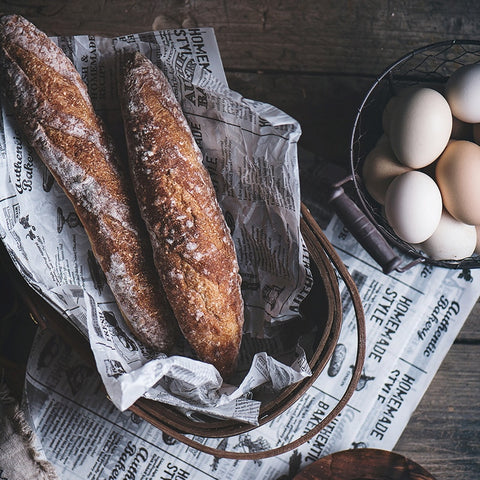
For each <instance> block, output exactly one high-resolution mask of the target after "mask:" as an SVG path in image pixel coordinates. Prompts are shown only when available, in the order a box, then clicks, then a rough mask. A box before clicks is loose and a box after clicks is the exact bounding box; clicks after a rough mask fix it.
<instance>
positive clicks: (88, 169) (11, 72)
mask: <svg viewBox="0 0 480 480" xmlns="http://www.w3.org/2000/svg"><path fill="white" fill-rule="evenodd" d="M0 70H1V72H0V76H1V81H2V85H3V87H2V88H3V90H4V93H5V96H6V98H7V99H10V100H11V101H12V105H13V109H14V113H15V116H16V118H17V121H18V123H19V125H20V127H21V128H22V129H23V132H24V134H25V137H26V139H27V141H28V142H29V143H30V144H31V145H32V146H33V147H34V148H35V150H36V152H37V153H38V155H39V157H40V158H41V160H42V161H43V162H44V163H45V165H46V166H47V167H48V168H49V170H50V171H51V173H52V175H53V176H54V178H55V179H56V181H57V182H58V183H59V185H60V186H61V187H62V189H63V190H64V192H65V193H66V195H67V196H68V198H69V199H70V200H71V202H72V204H73V206H74V208H75V211H76V213H77V215H78V217H79V219H80V221H81V223H82V224H83V226H84V227H85V230H86V232H87V235H88V237H89V240H90V243H91V246H92V250H93V252H94V255H95V257H96V258H97V260H98V263H99V264H100V267H101V268H102V270H103V272H104V273H105V276H106V279H107V283H108V284H109V286H110V288H111V290H112V292H113V294H114V296H115V298H116V300H117V303H118V306H119V308H120V310H121V311H122V314H123V316H124V318H125V321H126V323H127V325H128V326H129V327H130V329H131V331H132V332H133V333H134V335H135V336H136V337H137V338H139V339H140V340H141V341H142V342H143V343H145V344H146V345H147V346H149V347H151V348H153V349H155V350H157V351H162V352H168V351H170V349H171V347H172V346H173V344H174V341H175V332H176V330H177V328H178V327H176V322H175V319H174V317H173V313H172V311H171V308H170V306H169V304H168V301H167V300H166V297H165V293H164V292H163V289H162V287H161V284H160V280H159V278H158V274H157V272H156V271H155V269H154V268H153V260H152V252H151V247H150V244H149V241H148V234H147V232H146V230H145V226H144V225H143V222H142V221H141V218H140V215H139V213H138V209H137V206H136V200H135V198H134V192H133V189H132V188H131V185H130V183H129V179H128V176H127V175H126V174H125V172H124V171H122V168H121V166H120V163H119V160H118V157H117V154H116V152H115V149H114V147H113V144H112V142H111V140H110V138H109V136H108V134H107V132H106V130H105V128H104V125H103V123H102V121H101V120H100V119H99V118H98V117H97V115H96V114H95V112H94V109H93V106H92V104H91V101H90V98H89V96H88V92H87V88H86V86H85V84H84V83H83V81H82V80H81V78H80V75H79V74H78V72H77V71H76V69H75V67H74V66H73V64H72V63H71V61H70V60H69V59H68V58H67V57H66V56H65V54H64V53H63V51H62V50H61V49H60V48H58V47H57V46H56V45H55V44H54V43H53V42H52V41H51V40H50V39H49V38H48V37H47V36H46V35H45V34H44V33H43V32H41V31H40V30H38V29H37V28H36V27H35V26H34V25H33V24H31V23H30V22H28V21H27V20H26V19H24V18H23V17H21V16H18V15H6V16H3V17H1V18H0Z"/></svg>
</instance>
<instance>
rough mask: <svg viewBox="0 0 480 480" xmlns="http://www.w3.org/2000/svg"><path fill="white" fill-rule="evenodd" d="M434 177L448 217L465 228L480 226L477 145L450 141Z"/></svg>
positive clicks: (479, 157)
mask: <svg viewBox="0 0 480 480" xmlns="http://www.w3.org/2000/svg"><path fill="white" fill-rule="evenodd" d="M435 176H436V181H437V184H438V187H439V188H440V192H441V194H442V200H443V205H444V206H445V208H446V209H447V210H448V212H449V213H450V215H452V216H453V217H455V218H456V219H457V220H459V221H461V222H463V223H466V224H468V225H478V224H480V187H479V186H480V146H479V145H477V144H475V143H473V142H469V141H467V140H451V141H450V143H449V144H448V145H447V148H446V149H445V151H444V152H443V153H442V155H441V156H440V158H439V159H438V162H437V167H436V169H435Z"/></svg>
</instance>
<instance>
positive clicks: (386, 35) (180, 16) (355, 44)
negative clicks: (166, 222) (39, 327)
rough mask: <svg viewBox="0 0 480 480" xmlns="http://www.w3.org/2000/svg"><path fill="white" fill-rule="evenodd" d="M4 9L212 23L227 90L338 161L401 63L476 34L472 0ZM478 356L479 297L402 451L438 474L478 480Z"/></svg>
mask: <svg viewBox="0 0 480 480" xmlns="http://www.w3.org/2000/svg"><path fill="white" fill-rule="evenodd" d="M0 12H2V13H19V14H22V15H24V16H25V17H27V18H28V19H29V20H31V21H32V22H33V23H35V24H36V25H37V26H38V27H39V28H41V29H43V30H45V31H46V32H47V33H48V34H51V35H62V34H86V33H88V34H102V35H107V36H113V35H119V34H124V33H130V32H141V31H147V30H151V29H162V28H182V27H196V26H209V27H213V28H214V29H215V33H216V37H217V41H218V44H219V48H220V52H221V55H222V60H223V63H224V67H225V70H226V74H227V79H228V82H229V84H230V87H231V88H232V89H234V90H236V91H239V92H240V93H241V94H243V95H244V96H245V97H248V98H252V99H257V100H261V101H264V102H268V103H271V104H273V105H275V106H277V107H279V108H280V109H282V110H284V111H285V112H287V113H289V114H290V115H292V116H293V117H295V118H296V119H297V120H298V121H299V122H300V124H301V125H302V130H303V135H302V139H301V142H300V143H301V145H302V146H303V147H305V148H307V149H309V150H311V151H313V152H315V153H317V154H319V155H320V156H321V157H323V158H325V159H329V160H334V161H336V162H339V163H346V162H347V161H348V149H349V142H350V135H351V130H352V126H353V121H354V119H355V115H356V113H357V109H358V107H359V105H360V102H361V100H362V98H363V95H364V94H365V93H366V91H367V89H368V87H369V86H370V84H371V83H372V82H373V80H374V79H375V78H376V77H377V76H378V75H379V74H380V73H381V72H382V71H383V70H384V69H385V68H387V67H388V66H389V65H390V64H391V63H392V62H393V61H394V60H396V59H397V58H399V57H401V56H403V55H405V54H406V53H408V52H409V51H411V50H413V49H416V48H419V47H421V46H424V45H427V44H430V43H434V42H437V41H442V40H448V39H454V38H456V39H477V40H478V39H480V2H475V1H473V0H458V1H451V0H437V1H416V0H404V1H401V2H394V1H382V0H355V1H353V0H306V1H293V0H292V1H282V0H271V1H269V0H261V1H254V0H237V1H235V2H233V1H232V2H229V1H227V0H225V1H222V2H217V1H214V0H166V1H157V0H143V1H141V2H140V1H135V0H134V1H127V0H116V1H113V0H111V1H107V0H101V1H98V2H88V1H87V0H76V1H74V2H72V1H70V0H61V1H54V0H39V1H27V0H9V1H0ZM3 328H4V330H5V327H3ZM1 340H2V341H0V348H2V350H1V354H0V357H8V356H9V355H5V350H4V347H5V345H6V344H7V343H8V342H9V341H8V340H6V338H3V339H1ZM10 350H11V349H9V351H10ZM19 357H20V356H19V355H16V356H15V363H16V365H19V364H21V361H22V359H21V358H19ZM479 357H480V304H477V305H476V307H475V308H474V310H473V311H472V313H471V315H470V317H469V318H468V320H467V322H466V324H465V326H464V328H463V329H462V331H461V332H460V334H459V336H458V338H457V340H456V342H455V344H454V345H453V347H452V349H451V350H450V352H449V353H448V355H447V357H446V358H445V361H444V363H443V364H442V366H441V368H440V370H439V372H438V374H437V375H436V377H435V378H434V380H433V382H432V383H431V385H430V387H429V389H428V390H427V392H426V394H425V396H424V398H423V400H422V401H421V403H420V405H419V407H418V408H417V410H416V411H415V412H414V414H413V415H412V418H411V420H410V423H409V424H408V426H407V428H406V430H405V431H404V433H403V435H402V437H401V439H400V441H399V442H398V444H397V446H396V447H395V449H394V450H395V451H396V452H397V453H400V454H402V455H405V456H406V457H408V458H411V459H412V460H413V461H415V462H417V463H419V464H420V465H422V466H423V467H425V468H426V469H427V470H428V471H430V472H431V473H432V474H433V475H434V476H435V477H436V478H438V479H439V480H457V479H463V480H478V479H479V478H480V420H479V419H480V406H479V403H480V402H479V398H480V376H479V373H478V364H479ZM7 360H8V358H6V359H5V361H7Z"/></svg>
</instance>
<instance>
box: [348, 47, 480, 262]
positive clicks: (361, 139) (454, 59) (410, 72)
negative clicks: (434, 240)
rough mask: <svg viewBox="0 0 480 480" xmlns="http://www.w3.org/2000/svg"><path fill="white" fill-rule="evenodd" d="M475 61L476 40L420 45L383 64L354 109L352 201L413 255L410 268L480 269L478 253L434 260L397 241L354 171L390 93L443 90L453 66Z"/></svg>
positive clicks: (377, 132)
mask: <svg viewBox="0 0 480 480" xmlns="http://www.w3.org/2000/svg"><path fill="white" fill-rule="evenodd" d="M479 62H480V41H473V40H468V41H467V40H451V41H445V42H440V43H434V44H431V45H427V46H425V47H422V48H419V49H417V50H414V51H412V52H410V53H408V54H407V55H405V56H404V57H402V58H400V59H399V60H397V61H396V62H394V63H393V64H392V65H391V66H390V67H388V68H387V69H386V70H385V71H384V72H383V73H382V74H381V75H380V76H379V77H378V79H377V80H376V81H375V82H374V83H373V85H372V86H371V88H370V89H369V91H368V92H367V94H366V96H365V98H364V100H363V102H362V104H361V106H360V108H359V111H358V114H357V117H356V120H355V125H354V128H353V133H352V138H351V147H350V153H351V155H350V163H351V175H352V180H353V182H354V185H355V191H356V197H357V198H356V199H355V202H356V203H357V204H358V205H359V206H360V208H361V210H362V211H363V212H364V213H365V215H366V216H367V217H368V219H369V220H370V221H371V222H372V224H373V225H374V226H375V227H376V229H377V230H378V232H380V234H381V235H382V237H383V238H384V239H386V240H387V241H388V243H389V244H391V245H394V246H396V247H399V248H400V249H401V250H402V251H404V252H406V253H407V254H408V255H409V256H410V257H412V258H413V261H412V262H411V263H410V264H409V266H410V265H413V264H415V263H419V262H424V263H428V264H431V265H437V266H441V267H447V268H457V269H465V268H479V267H480V257H479V256H472V257H469V258H465V259H463V260H433V259H431V258H429V257H428V256H426V255H425V254H424V253H423V252H421V251H420V250H418V249H417V248H415V246H413V245H411V244H409V243H406V242H404V241H403V240H401V239H400V238H399V237H398V236H397V235H396V234H395V232H394V231H393V230H392V228H391V227H390V226H389V225H388V223H387V222H386V220H385V218H384V216H383V215H382V209H381V206H380V205H378V204H377V203H376V202H375V200H373V199H372V197H371V196H370V195H369V194H368V192H367V191H366V189H365V186H364V185H363V182H362V179H361V175H360V173H359V172H361V171H362V165H363V162H364V160H365V158H366V156H367V154H368V153H369V152H370V150H371V149H372V148H373V146H374V145H375V143H376V142H377V140H378V139H379V138H380V136H381V134H382V133H383V129H382V112H383V110H384V108H385V106H386V104H387V103H388V101H389V100H390V98H391V97H392V96H394V95H396V94H397V93H398V92H399V91H400V90H401V89H403V88H405V87H409V86H412V85H424V86H429V87H433V88H436V87H438V88H442V87H443V86H444V85H445V83H446V82H447V80H448V78H449V77H450V75H451V74H452V73H453V72H454V71H455V70H456V69H458V68H459V67H461V66H463V65H468V64H474V63H479ZM359 241H360V240H359ZM370 253H372V252H370ZM374 255H375V253H374V254H372V256H373V257H374V258H375V256H374ZM396 266H398V263H397V265H396ZM406 268H408V266H407V267H406ZM406 268H403V270H404V269H406ZM397 269H398V268H397ZM398 270H400V271H401V270H402V269H401V268H400V269H398Z"/></svg>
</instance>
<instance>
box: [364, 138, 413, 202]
mask: <svg viewBox="0 0 480 480" xmlns="http://www.w3.org/2000/svg"><path fill="white" fill-rule="evenodd" d="M409 170H410V168H408V167H406V166H405V165H402V164H401V163H400V162H399V161H398V160H397V159H396V158H395V154H394V153H393V150H392V148H391V147H390V144H389V142H385V141H379V143H377V145H376V146H375V147H374V148H373V149H372V150H371V151H370V153H369V154H368V155H367V157H366V158H365V162H364V164H363V168H362V178H363V183H364V184H365V188H366V189H367V191H368V193H369V194H370V195H371V196H372V197H373V198H374V199H375V200H376V201H377V202H378V203H380V204H381V205H383V204H384V203H385V193H386V191H387V188H388V186H389V185H390V183H391V181H392V180H393V179H394V178H395V177H397V176H398V175H400V174H402V173H405V172H407V171H409Z"/></svg>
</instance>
